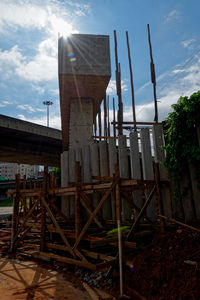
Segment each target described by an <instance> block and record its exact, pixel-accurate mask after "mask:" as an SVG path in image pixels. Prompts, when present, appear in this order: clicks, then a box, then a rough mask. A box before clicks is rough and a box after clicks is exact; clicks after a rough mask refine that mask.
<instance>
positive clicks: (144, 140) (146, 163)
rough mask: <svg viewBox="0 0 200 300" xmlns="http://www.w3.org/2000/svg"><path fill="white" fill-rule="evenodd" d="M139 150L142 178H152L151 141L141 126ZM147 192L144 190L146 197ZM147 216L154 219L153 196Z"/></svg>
mask: <svg viewBox="0 0 200 300" xmlns="http://www.w3.org/2000/svg"><path fill="white" fill-rule="evenodd" d="M140 139H141V152H142V170H143V179H144V180H154V172H153V160H152V153H151V142H150V134H149V129H148V128H142V129H141V132H140ZM148 195H149V192H146V196H147V197H148ZM147 216H148V217H149V219H150V220H151V221H153V222H155V221H156V201H155V197H153V199H152V200H151V202H150V204H149V206H148V207H147Z"/></svg>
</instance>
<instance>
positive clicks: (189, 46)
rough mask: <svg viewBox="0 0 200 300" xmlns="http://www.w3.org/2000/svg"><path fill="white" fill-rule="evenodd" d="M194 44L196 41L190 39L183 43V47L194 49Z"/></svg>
mask: <svg viewBox="0 0 200 300" xmlns="http://www.w3.org/2000/svg"><path fill="white" fill-rule="evenodd" d="M194 42H196V40H195V39H189V40H185V41H182V42H181V45H182V46H183V47H184V48H188V49H194V45H193V44H194Z"/></svg>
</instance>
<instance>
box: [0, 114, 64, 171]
mask: <svg viewBox="0 0 200 300" xmlns="http://www.w3.org/2000/svg"><path fill="white" fill-rule="evenodd" d="M0 141H1V142H0V161H4V162H12V163H23V164H35V165H48V166H55V167H56V166H60V154H61V150H62V138H61V131H60V130H57V129H53V128H48V127H45V126H41V125H37V124H33V123H30V122H26V121H22V120H18V119H15V118H10V117H7V116H3V115H0Z"/></svg>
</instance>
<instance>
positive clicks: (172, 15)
mask: <svg viewBox="0 0 200 300" xmlns="http://www.w3.org/2000/svg"><path fill="white" fill-rule="evenodd" d="M179 19H180V12H179V11H178V10H176V9H174V10H172V11H170V12H169V13H168V14H167V15H166V16H165V17H164V22H165V23H171V22H173V21H177V20H179Z"/></svg>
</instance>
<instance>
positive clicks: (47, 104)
mask: <svg viewBox="0 0 200 300" xmlns="http://www.w3.org/2000/svg"><path fill="white" fill-rule="evenodd" d="M43 104H44V105H46V107H47V127H49V106H50V105H52V104H53V102H52V101H43Z"/></svg>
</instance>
